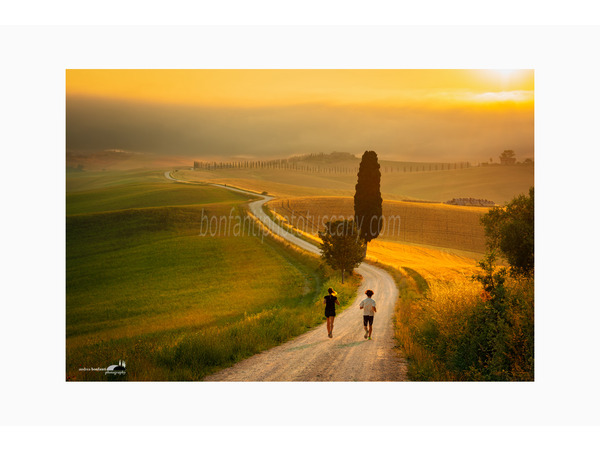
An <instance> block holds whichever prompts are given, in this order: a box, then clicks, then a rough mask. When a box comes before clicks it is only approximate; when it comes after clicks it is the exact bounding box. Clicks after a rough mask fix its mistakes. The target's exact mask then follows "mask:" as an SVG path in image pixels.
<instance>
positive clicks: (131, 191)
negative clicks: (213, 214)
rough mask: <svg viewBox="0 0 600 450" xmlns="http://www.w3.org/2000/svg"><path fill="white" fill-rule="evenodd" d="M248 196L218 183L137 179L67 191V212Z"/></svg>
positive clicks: (245, 197)
mask: <svg viewBox="0 0 600 450" xmlns="http://www.w3.org/2000/svg"><path fill="white" fill-rule="evenodd" d="M248 198H249V197H248V196H246V195H243V194H238V193H236V192H233V191H228V190H225V189H220V188H215V187H208V186H206V187H203V188H202V189H199V187H198V186H191V185H185V184H175V183H172V182H168V181H167V180H166V179H165V182H164V183H162V182H161V183H149V182H144V183H136V184H125V185H118V186H111V187H106V188H104V189H93V190H85V191H77V192H70V193H67V214H81V213H90V212H100V211H113V210H120V209H129V208H148V207H154V206H162V205H171V206H179V205H197V204H211V203H221V202H231V201H245V200H247V199H248Z"/></svg>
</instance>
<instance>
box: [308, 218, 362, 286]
mask: <svg viewBox="0 0 600 450" xmlns="http://www.w3.org/2000/svg"><path fill="white" fill-rule="evenodd" d="M319 237H320V238H321V240H322V241H323V243H322V244H320V247H321V256H322V258H323V259H324V260H325V262H326V263H327V264H329V265H330V266H331V268H333V269H334V270H341V271H342V283H344V274H345V273H346V272H350V273H352V270H353V269H354V268H356V267H358V265H359V264H360V263H361V262H362V260H363V259H364V258H365V248H366V244H365V242H364V241H363V239H362V238H361V237H360V235H359V234H358V229H357V228H356V226H355V225H354V222H353V221H352V220H337V221H335V222H327V223H326V224H325V230H324V231H319Z"/></svg>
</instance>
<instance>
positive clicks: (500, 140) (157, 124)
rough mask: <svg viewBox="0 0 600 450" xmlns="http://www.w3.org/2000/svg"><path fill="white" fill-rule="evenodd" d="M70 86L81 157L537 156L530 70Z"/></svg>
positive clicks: (94, 77) (221, 73)
mask: <svg viewBox="0 0 600 450" xmlns="http://www.w3.org/2000/svg"><path fill="white" fill-rule="evenodd" d="M66 93H67V103H66V113H67V130H66V139H67V154H68V158H67V159H68V161H67V163H68V164H69V159H70V160H71V161H72V162H75V161H79V162H81V163H82V164H83V165H84V167H86V164H87V166H89V167H92V168H93V167H96V168H100V167H115V166H119V165H123V164H128V165H129V167H134V166H136V165H137V166H151V165H162V166H164V165H165V164H166V163H170V164H177V165H180V164H189V163H190V161H191V160H193V159H204V160H224V159H230V158H250V159H269V158H279V157H288V156H292V155H298V154H304V153H313V152H328V153H329V152H332V151H345V152H350V153H353V154H361V153H362V152H363V151H364V150H365V149H367V148H370V149H373V150H375V151H377V153H378V155H379V157H380V159H387V160H401V161H426V162H427V161H435V162H438V161H442V162H443V161H449V162H450V161H451V162H454V161H470V162H471V163H477V162H483V161H489V158H490V157H493V158H495V159H497V156H498V155H499V154H500V153H501V152H502V151H503V150H505V149H512V150H514V151H515V152H516V154H517V156H518V158H519V160H523V159H524V158H533V144H534V127H533V120H534V101H533V71H532V70H510V71H503V70H143V71H142V70H68V71H67V83H66Z"/></svg>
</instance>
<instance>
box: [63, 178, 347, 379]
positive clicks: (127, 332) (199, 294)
mask: <svg viewBox="0 0 600 450" xmlns="http://www.w3.org/2000/svg"><path fill="white" fill-rule="evenodd" d="M145 176H146V175H143V176H142V177H141V178H142V179H143V178H144V177H145ZM81 181H83V179H81ZM114 181H116V180H110V184H112V183H113V182H114ZM146 181H147V180H145V181H144V183H143V184H136V183H129V182H125V183H122V185H121V186H118V185H117V184H118V183H116V184H114V185H113V187H107V188H101V189H97V190H87V191H86V192H80V193H78V194H77V195H69V196H68V197H67V210H68V211H78V212H80V211H94V212H87V213H80V214H70V215H68V216H67V264H66V266H67V267H66V268H67V272H66V285H67V297H66V351H67V361H66V371H67V377H70V379H77V380H105V379H108V376H107V375H104V373H103V372H82V371H79V369H80V368H83V367H88V368H94V367H107V366H108V365H110V364H115V363H116V362H117V361H118V360H125V361H126V362H127V375H126V379H127V380H197V379H201V378H202V377H203V376H204V375H206V374H207V373H210V372H212V371H214V370H216V369H217V368H220V367H224V366H227V365H231V364H233V363H234V362H236V361H237V360H240V359H242V358H244V357H247V356H250V355H252V354H253V353H256V352H259V351H262V350H264V349H266V348H268V347H271V346H273V345H277V344H279V343H280V342H282V341H285V340H287V339H289V338H290V337H293V336H295V335H297V334H300V333H302V332H303V331H305V330H306V329H307V327H311V326H314V325H316V324H318V323H319V322H321V321H322V319H323V318H322V306H321V301H320V297H321V296H322V295H324V290H325V289H326V287H328V285H329V284H331V285H333V286H334V288H335V289H336V290H339V291H341V292H343V293H344V294H345V296H346V298H347V301H349V300H351V299H352V297H353V294H354V290H355V288H356V284H357V282H358V280H357V279H353V280H352V281H351V282H350V283H347V284H345V285H344V286H343V287H342V286H340V282H339V280H338V279H337V278H336V276H335V275H334V274H331V273H325V272H323V270H322V269H321V268H320V267H319V266H320V264H319V261H318V260H316V259H314V258H311V257H307V256H303V255H299V254H297V253H296V252H295V251H293V250H291V249H289V248H287V247H285V246H284V245H282V244H280V243H277V242H276V241H273V240H271V239H270V238H268V237H263V236H261V235H259V234H258V231H257V230H253V229H252V228H250V227H247V228H246V232H243V233H241V234H242V235H241V236H235V235H228V233H225V232H223V233H221V235H216V236H210V235H208V236H200V235H199V232H200V230H201V226H202V225H201V223H202V217H203V215H215V216H218V217H220V216H226V217H229V216H230V215H231V216H232V218H233V221H234V223H235V221H236V220H237V218H238V217H239V218H240V219H242V218H243V217H244V212H243V204H244V203H245V202H246V201H247V197H245V196H243V195H239V194H236V193H233V192H228V191H223V190H220V189H217V188H211V187H206V186H184V185H175V184H172V183H171V184H169V183H163V182H162V180H161V181H160V182H157V183H156V184H152V183H150V184H147V183H146ZM94 182H98V180H96V181H94ZM193 190H195V191H196V192H193ZM150 191H152V192H153V194H151V193H150ZM194 200H195V201H196V202H198V204H194V205H187V206H170V205H163V206H157V204H159V203H161V202H171V201H174V202H181V203H186V204H187V203H192V201H194ZM200 202H203V203H200ZM134 203H137V204H141V205H143V206H144V207H143V208H128V207H129V206H130V205H131V204H134ZM101 208H110V209H111V210H110V211H100V209H101ZM232 208H233V210H232ZM246 223H247V224H248V223H249V222H246ZM253 232H255V234H256V235H253ZM325 283H327V284H325Z"/></svg>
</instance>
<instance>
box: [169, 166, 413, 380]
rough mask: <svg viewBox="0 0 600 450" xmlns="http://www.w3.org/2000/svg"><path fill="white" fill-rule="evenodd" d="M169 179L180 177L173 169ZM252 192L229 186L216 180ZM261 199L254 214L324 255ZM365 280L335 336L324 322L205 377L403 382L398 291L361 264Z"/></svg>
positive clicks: (389, 279)
mask: <svg viewBox="0 0 600 450" xmlns="http://www.w3.org/2000/svg"><path fill="white" fill-rule="evenodd" d="M165 177H166V178H167V179H169V180H173V181H179V180H176V179H175V178H173V177H172V176H171V174H170V173H169V172H166V173H165ZM212 186H218V187H221V188H225V189H230V190H233V191H239V192H243V193H246V194H247V193H248V192H247V191H243V190H241V189H236V188H234V187H230V186H223V185H217V184H213V185H212ZM253 195H256V196H257V197H261V200H257V201H254V202H252V203H250V210H251V212H252V213H253V214H254V215H255V216H256V217H257V218H258V220H260V221H261V222H262V223H263V224H264V225H265V226H267V227H268V228H269V229H270V230H271V231H272V232H273V233H275V234H277V235H279V236H281V237H283V238H284V239H286V240H288V241H289V242H291V243H293V244H294V245H297V246H298V247H301V248H302V249H304V250H306V251H309V252H312V253H316V254H320V251H319V249H318V248H317V247H315V246H314V245H312V244H310V243H308V242H306V241H304V240H302V239H300V238H298V237H296V236H294V235H292V234H290V233H288V232H287V231H285V230H284V229H282V228H281V227H279V226H278V225H277V224H276V223H275V222H273V221H272V220H271V218H270V217H269V216H267V214H265V212H264V211H263V209H262V205H263V204H264V203H265V202H267V201H269V200H271V199H272V197H269V196H265V195H258V194H253ZM356 271H357V272H358V273H359V274H360V275H361V276H362V277H363V282H362V284H361V286H360V288H359V290H358V295H357V297H356V299H355V301H354V303H353V304H352V305H351V306H349V307H348V308H347V309H346V310H345V311H344V312H342V313H340V314H338V315H337V317H336V319H335V325H334V329H333V338H332V339H330V338H328V337H327V329H326V325H325V323H323V324H322V325H320V326H318V327H316V328H315V329H313V330H311V331H309V332H307V333H305V334H303V335H301V336H299V337H297V338H295V339H292V340H290V341H288V342H286V343H284V344H282V345H280V346H278V347H274V348H272V349H270V350H267V351H265V352H262V353H259V354H257V355H254V356H252V357H250V358H248V359H246V360H244V361H241V362H239V363H237V364H235V365H234V366H232V367H230V368H227V369H224V370H222V371H220V372H217V373H215V374H213V375H210V376H208V377H206V378H205V379H204V380H205V381H405V380H406V369H407V363H406V360H405V359H404V358H402V357H401V356H400V354H399V352H398V350H396V349H395V348H394V345H395V341H394V329H393V324H392V318H393V313H394V304H395V302H396V299H397V298H398V290H397V288H396V284H395V283H394V280H393V279H392V277H391V276H390V275H389V274H388V273H387V272H385V271H384V270H382V269H379V268H378V267H374V266H372V265H370V264H367V263H362V264H361V265H360V266H359V268H358V269H357V270H356ZM367 289H371V290H373V291H374V292H375V295H374V296H373V298H374V299H375V301H376V302H377V313H376V314H375V320H374V323H373V336H372V338H373V339H372V340H370V341H369V340H366V339H364V329H363V325H362V310H360V309H359V307H358V305H359V303H360V301H361V300H362V299H363V298H365V295H364V294H363V293H364V292H365V290H367Z"/></svg>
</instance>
